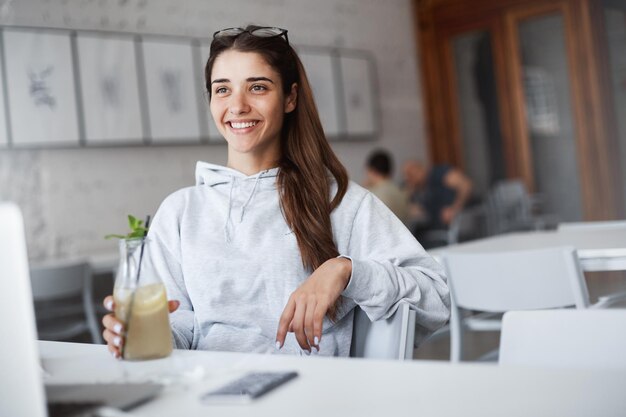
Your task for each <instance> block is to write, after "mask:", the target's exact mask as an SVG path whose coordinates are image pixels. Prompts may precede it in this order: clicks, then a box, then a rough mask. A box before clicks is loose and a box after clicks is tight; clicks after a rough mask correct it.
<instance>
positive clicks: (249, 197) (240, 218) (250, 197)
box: [239, 171, 267, 223]
mask: <svg viewBox="0 0 626 417" xmlns="http://www.w3.org/2000/svg"><path fill="white" fill-rule="evenodd" d="M265 173H267V171H263V172H261V173H260V174H259V175H258V176H257V177H256V181H254V186H253V187H252V191H251V192H250V195H249V196H248V199H247V200H246V202H245V203H244V204H243V206H241V216H239V223H241V222H242V221H243V215H244V213H245V212H246V207H248V204H249V203H250V201H252V197H254V193H255V192H256V187H257V185H258V184H259V180H260V179H261V177H263V174H265Z"/></svg>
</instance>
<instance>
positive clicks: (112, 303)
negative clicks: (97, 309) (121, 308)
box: [102, 295, 115, 311]
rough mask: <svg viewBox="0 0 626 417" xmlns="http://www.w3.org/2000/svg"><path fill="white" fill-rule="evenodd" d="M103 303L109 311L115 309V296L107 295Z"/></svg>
mask: <svg viewBox="0 0 626 417" xmlns="http://www.w3.org/2000/svg"><path fill="white" fill-rule="evenodd" d="M102 304H104V308H106V309H107V310H109V311H113V310H114V309H115V301H113V296H111V295H108V296H106V297H105V298H104V301H103V302H102Z"/></svg>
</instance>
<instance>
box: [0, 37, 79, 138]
mask: <svg viewBox="0 0 626 417" xmlns="http://www.w3.org/2000/svg"><path fill="white" fill-rule="evenodd" d="M2 37H3V46H4V48H3V57H2V59H3V61H4V63H5V68H6V74H5V77H6V86H7V91H6V92H5V93H6V94H7V98H8V100H7V104H8V106H7V107H8V112H7V113H8V121H9V123H10V132H9V137H10V143H11V146H12V147H33V146H34V147H37V146H39V147H41V146H43V147H47V146H68V145H70V146H71V145H75V146H78V145H79V144H80V129H79V122H78V106H77V100H76V90H75V84H74V68H73V60H72V42H71V35H70V32H69V31H61V30H57V31H54V30H47V29H46V30H43V29H42V30H39V29H21V28H12V29H6V28H5V29H3V33H2ZM34 121H36V123H35V122H34ZM6 122H7V120H5V123H6Z"/></svg>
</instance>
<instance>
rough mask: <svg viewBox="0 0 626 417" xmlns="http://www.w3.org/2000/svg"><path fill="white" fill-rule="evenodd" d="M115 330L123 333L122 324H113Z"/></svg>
mask: <svg viewBox="0 0 626 417" xmlns="http://www.w3.org/2000/svg"><path fill="white" fill-rule="evenodd" d="M113 331H114V332H115V333H122V325H121V324H120V323H117V324H116V325H115V326H113Z"/></svg>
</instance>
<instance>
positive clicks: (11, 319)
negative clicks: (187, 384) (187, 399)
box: [0, 202, 162, 417]
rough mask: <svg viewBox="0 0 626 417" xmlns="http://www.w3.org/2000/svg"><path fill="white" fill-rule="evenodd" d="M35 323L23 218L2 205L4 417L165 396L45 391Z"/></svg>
mask: <svg viewBox="0 0 626 417" xmlns="http://www.w3.org/2000/svg"><path fill="white" fill-rule="evenodd" d="M35 323H36V322H35V313H34V307H33V300H32V293H31V287H30V276H29V272H28V257H27V254H26V241H25V236H24V225H23V219H22V214H21V212H20V210H19V208H18V207H17V206H16V205H15V204H12V203H1V202H0V334H2V335H3V342H2V343H0V369H1V370H2V375H3V377H2V380H1V381H0V416H12V417H22V416H24V417H45V416H47V415H48V414H50V415H51V416H54V415H72V414H73V412H74V411H80V412H81V413H84V412H85V411H86V410H88V409H95V408H97V407H100V406H109V407H114V408H118V409H122V410H128V409H129V408H132V407H133V406H135V405H138V404H141V403H143V402H145V401H148V400H150V399H151V398H153V397H154V396H156V395H157V394H158V393H159V392H160V391H161V389H162V386H161V385H159V384H151V383H120V384H100V383H98V384H70V385H67V384H64V385H49V386H45V385H44V382H43V376H42V369H41V365H40V361H39V353H38V350H37V330H36V324H35ZM53 376H54V375H53ZM46 400H47V401H46ZM81 415H84V414H81Z"/></svg>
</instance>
